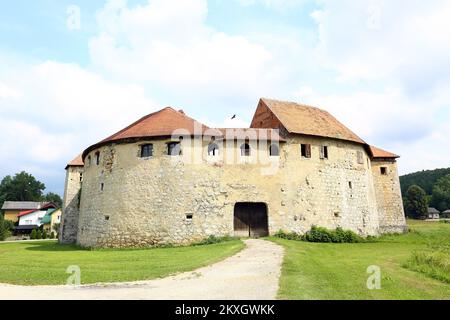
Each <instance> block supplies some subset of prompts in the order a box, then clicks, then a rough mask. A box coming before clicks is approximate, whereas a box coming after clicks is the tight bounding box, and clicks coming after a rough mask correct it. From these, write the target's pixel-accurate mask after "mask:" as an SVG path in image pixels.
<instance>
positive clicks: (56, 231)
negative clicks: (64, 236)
mask: <svg viewBox="0 0 450 320" xmlns="http://www.w3.org/2000/svg"><path fill="white" fill-rule="evenodd" d="M60 227H61V223H55V224H53V231H55V233H56V234H58V233H59V229H60Z"/></svg>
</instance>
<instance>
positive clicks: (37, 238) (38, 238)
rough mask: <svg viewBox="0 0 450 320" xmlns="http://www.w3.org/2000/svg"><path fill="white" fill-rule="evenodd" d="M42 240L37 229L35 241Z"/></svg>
mask: <svg viewBox="0 0 450 320" xmlns="http://www.w3.org/2000/svg"><path fill="white" fill-rule="evenodd" d="M40 239H42V231H41V230H39V229H37V231H36V240H40Z"/></svg>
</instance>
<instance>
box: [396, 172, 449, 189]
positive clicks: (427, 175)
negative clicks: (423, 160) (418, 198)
mask: <svg viewBox="0 0 450 320" xmlns="http://www.w3.org/2000/svg"><path fill="white" fill-rule="evenodd" d="M449 174H450V168H447V169H435V170H426V171H419V172H415V173H410V174H407V175H404V176H401V177H400V183H401V186H402V194H403V195H405V193H406V191H407V190H408V188H409V187H410V186H412V185H413V184H416V185H418V186H419V187H421V188H422V189H423V190H425V192H426V193H427V194H428V195H431V194H432V193H433V186H434V185H435V183H436V181H437V180H439V178H441V177H444V176H446V175H449Z"/></svg>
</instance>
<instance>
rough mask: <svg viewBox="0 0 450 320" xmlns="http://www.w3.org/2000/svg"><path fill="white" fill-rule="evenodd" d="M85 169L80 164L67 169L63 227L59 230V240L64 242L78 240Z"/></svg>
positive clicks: (62, 218)
mask: <svg viewBox="0 0 450 320" xmlns="http://www.w3.org/2000/svg"><path fill="white" fill-rule="evenodd" d="M83 171H84V168H83V167H78V166H69V167H67V169H66V184H65V189H64V199H63V210H62V216H61V229H60V232H59V242H60V243H63V244H69V243H76V241H77V235H78V218H79V204H80V192H81V190H80V189H81V177H82V174H83Z"/></svg>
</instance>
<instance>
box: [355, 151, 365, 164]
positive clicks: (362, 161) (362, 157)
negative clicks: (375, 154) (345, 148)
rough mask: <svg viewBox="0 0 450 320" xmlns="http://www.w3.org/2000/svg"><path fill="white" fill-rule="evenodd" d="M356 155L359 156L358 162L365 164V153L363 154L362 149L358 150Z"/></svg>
mask: <svg viewBox="0 0 450 320" xmlns="http://www.w3.org/2000/svg"><path fill="white" fill-rule="evenodd" d="M356 157H357V160H358V164H363V163H364V155H363V153H362V151H358V152H357V153H356Z"/></svg>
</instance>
